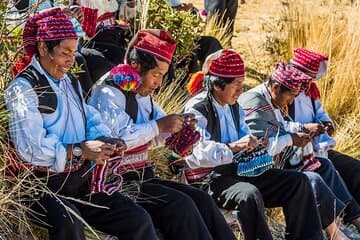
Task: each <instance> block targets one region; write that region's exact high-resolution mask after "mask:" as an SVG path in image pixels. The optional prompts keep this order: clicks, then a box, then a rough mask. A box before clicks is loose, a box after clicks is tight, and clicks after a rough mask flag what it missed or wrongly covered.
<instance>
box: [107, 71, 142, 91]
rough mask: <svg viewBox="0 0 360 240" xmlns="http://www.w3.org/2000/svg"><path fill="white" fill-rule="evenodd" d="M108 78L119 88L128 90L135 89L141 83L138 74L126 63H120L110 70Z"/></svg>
mask: <svg viewBox="0 0 360 240" xmlns="http://www.w3.org/2000/svg"><path fill="white" fill-rule="evenodd" d="M109 77H110V78H112V80H113V81H114V84H115V85H116V86H118V87H119V88H120V89H122V90H124V91H129V92H135V90H136V89H137V88H138V87H139V86H140V84H141V78H140V74H139V73H138V72H137V71H135V69H134V68H132V67H131V66H130V65H128V64H120V65H117V66H115V67H113V68H112V69H111V70H110V75H109Z"/></svg>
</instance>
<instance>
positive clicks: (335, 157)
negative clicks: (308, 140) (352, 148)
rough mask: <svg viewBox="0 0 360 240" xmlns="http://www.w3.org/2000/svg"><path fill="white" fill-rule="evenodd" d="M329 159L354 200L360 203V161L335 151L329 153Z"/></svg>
mask: <svg viewBox="0 0 360 240" xmlns="http://www.w3.org/2000/svg"><path fill="white" fill-rule="evenodd" d="M328 158H329V159H330V161H331V162H332V163H333V164H334V166H335V168H336V170H338V172H339V173H340V175H341V177H342V178H343V180H344V181H345V184H346V186H347V187H348V190H349V191H350V193H351V195H352V196H353V198H354V199H355V200H356V201H357V202H358V203H360V174H359V173H360V160H359V159H356V158H353V157H350V156H348V155H345V154H342V153H340V152H337V151H334V150H330V151H328Z"/></svg>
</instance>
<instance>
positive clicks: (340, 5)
mask: <svg viewBox="0 0 360 240" xmlns="http://www.w3.org/2000/svg"><path fill="white" fill-rule="evenodd" d="M286 13H287V15H286V16H287V18H288V20H289V21H288V41H289V42H288V43H289V46H290V49H292V48H293V47H306V48H309V49H312V50H315V51H318V52H322V53H324V54H326V55H328V56H329V64H330V67H329V70H328V73H327V75H326V76H325V77H323V79H321V80H319V81H318V84H319V86H320V89H321V93H322V102H323V104H324V107H325V109H326V110H327V111H328V112H329V114H330V115H331V117H332V119H333V120H334V121H335V122H336V125H337V133H336V140H337V142H338V144H337V147H336V148H337V149H338V150H340V151H343V152H346V153H348V154H351V155H353V156H356V157H360V149H359V146H360V131H359V125H360V94H359V91H360V84H359V83H360V59H359V57H358V56H360V41H359V40H360V28H359V25H360V19H359V17H358V16H360V5H359V4H353V5H350V4H349V2H340V1H335V0H331V1H328V2H324V1H320V0H315V1H311V2H309V1H298V0H297V1H295V0H294V1H289V8H288V11H287V12H286Z"/></svg>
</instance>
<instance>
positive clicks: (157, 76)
mask: <svg viewBox="0 0 360 240" xmlns="http://www.w3.org/2000/svg"><path fill="white" fill-rule="evenodd" d="M23 44H24V50H25V56H24V58H23V59H22V61H23V62H24V61H25V62H26V61H27V62H26V63H27V64H18V65H17V69H16V70H17V71H16V76H15V77H14V79H13V80H12V81H11V82H10V83H9V86H8V88H7V89H6V91H5V101H6V106H7V108H8V110H9V116H10V119H9V127H10V135H11V141H12V143H13V145H14V147H15V149H16V153H17V155H18V157H19V161H21V162H23V163H26V164H30V165H31V166H32V168H31V169H32V170H33V171H34V173H35V174H36V176H38V177H39V178H40V179H42V180H43V181H44V184H46V186H47V187H48V189H49V190H50V191H51V192H52V193H56V194H55V195H54V194H50V193H42V194H40V196H38V197H37V198H34V199H33V200H32V201H31V202H30V203H29V207H30V208H31V209H32V211H31V213H32V214H29V218H30V220H32V221H34V222H36V223H37V224H40V225H42V226H44V227H45V228H47V229H48V232H49V238H50V239H85V236H84V223H83V221H82V220H84V221H86V222H87V223H88V224H89V225H91V226H93V227H94V228H95V229H98V230H100V231H102V232H104V233H106V234H109V235H112V236H116V237H117V238H118V239H129V240H130V239H134V240H135V239H149V240H151V239H159V233H160V235H161V236H162V238H163V239H175V240H176V239H198V240H206V239H209V240H210V239H219V240H220V239H224V240H225V239H227V240H229V239H236V237H235V235H234V233H233V232H232V230H231V229H230V228H229V226H228V225H227V223H226V221H225V219H224V217H223V215H222V214H221V212H220V211H219V207H221V208H225V209H227V210H231V211H233V213H234V215H235V217H236V219H237V220H238V221H239V223H240V225H241V229H242V232H243V234H244V238H245V239H247V240H248V239H272V235H271V232H270V230H269V227H268V225H267V222H266V219H265V216H264V207H267V208H273V207H282V209H283V213H284V216H285V221H286V229H285V233H284V237H285V239H323V230H324V231H325V232H326V234H327V235H328V237H329V238H330V239H336V240H337V239H359V236H358V235H357V234H356V233H355V232H349V231H348V229H347V228H346V227H344V225H343V224H342V223H341V222H340V221H339V218H340V217H341V218H342V219H343V222H344V224H353V225H354V226H355V228H357V230H358V231H359V229H360V207H359V203H360V196H359V187H360V181H359V176H358V174H356V173H357V172H359V170H360V162H359V161H358V160H356V159H354V158H351V157H349V156H347V155H344V154H342V153H339V152H336V151H334V150H331V148H333V147H334V145H335V141H334V139H332V138H331V136H330V135H331V134H332V132H333V131H334V124H333V122H332V120H331V119H330V118H329V116H328V115H327V113H326V112H325V111H324V109H323V108H322V106H321V102H320V95H319V91H318V89H317V87H316V84H315V83H314V81H315V80H316V79H318V78H320V77H321V76H323V75H324V74H325V72H326V67H327V57H326V56H323V55H321V54H319V53H315V52H312V51H309V50H306V49H295V50H294V56H293V58H292V59H291V60H290V61H289V63H284V62H279V63H278V64H277V65H276V68H275V70H274V71H273V73H272V74H271V76H270V77H269V80H268V81H266V82H265V83H263V84H261V85H259V86H257V87H255V88H253V89H251V90H249V91H247V92H245V93H242V89H243V88H242V83H243V81H244V79H245V64H244V61H243V59H242V58H241V56H240V55H239V54H238V53H237V52H236V51H235V50H232V49H220V50H217V51H215V52H214V53H212V54H210V55H208V56H207V58H206V59H205V61H204V63H203V66H202V71H201V72H199V73H197V74H194V75H193V76H192V78H191V79H190V82H189V85H188V89H189V92H190V94H191V95H192V98H191V99H190V100H189V101H188V102H187V103H186V105H185V108H184V111H183V113H175V114H166V113H165V112H164V111H163V110H162V109H161V107H160V106H159V105H158V104H157V103H156V102H155V101H154V100H153V98H152V94H153V93H154V91H155V90H157V89H158V88H159V87H160V86H161V84H162V82H163V78H164V76H165V75H166V74H167V73H168V71H169V65H170V63H171V61H172V57H173V55H174V52H175V49H176V41H175V40H174V39H173V38H172V37H171V36H170V34H169V33H167V32H166V31H164V30H158V29H143V30H140V31H139V32H138V33H137V34H135V36H134V37H133V38H132V39H131V41H130V42H129V45H128V46H127V49H126V51H125V56H124V61H123V62H122V63H120V64H117V65H115V66H112V68H111V69H110V70H109V71H107V72H106V73H105V74H104V75H103V76H102V77H101V78H100V79H99V80H98V81H96V83H95V85H94V86H93V87H92V91H91V94H90V95H89V98H88V100H87V101H85V99H84V97H83V91H82V87H83V86H82V84H81V82H80V81H79V80H78V79H77V78H76V77H75V76H74V75H72V74H71V73H70V72H69V70H70V68H71V67H72V65H73V64H74V62H75V55H76V53H77V51H78V34H77V32H76V31H75V28H74V25H73V22H72V21H71V20H70V19H69V18H68V15H67V14H66V13H65V12H64V11H63V10H62V9H61V8H57V7H55V8H50V9H47V10H44V11H41V12H38V13H35V14H33V15H31V16H30V17H29V18H28V20H27V22H26V24H25V26H24V33H23ZM113 54H114V52H113ZM174 91H176V89H174ZM174 137H176V139H177V140H179V142H178V143H177V147H176V148H175V150H174V151H176V152H177V153H178V154H180V155H181V156H182V157H183V160H184V162H185V167H184V175H185V179H186V181H184V183H179V182H175V181H169V180H165V179H162V178H159V177H157V176H156V175H155V173H154V168H153V165H152V163H151V162H150V161H149V158H148V150H149V149H150V148H153V147H156V146H161V145H164V144H166V145H169V139H172V138H174ZM194 139H196V140H197V141H192V140H194ZM180 143H181V144H180ZM189 143H190V144H189ZM187 144H188V145H190V147H191V151H180V150H179V149H183V147H184V145H187ZM179 145H181V146H179ZM108 175H113V176H110V177H111V178H112V179H116V181H107V180H108V179H107V177H109V176H108ZM121 188H123V189H131V190H134V192H135V196H134V199H130V198H128V197H126V196H125V195H124V194H123V193H122V191H121V190H120V189H121ZM78 200H81V201H78ZM84 202H85V203H86V202H88V203H90V204H85V203H84ZM99 206H102V207H99ZM69 209H71V211H69ZM75 213H76V214H75ZM79 216H80V217H81V218H82V219H79Z"/></svg>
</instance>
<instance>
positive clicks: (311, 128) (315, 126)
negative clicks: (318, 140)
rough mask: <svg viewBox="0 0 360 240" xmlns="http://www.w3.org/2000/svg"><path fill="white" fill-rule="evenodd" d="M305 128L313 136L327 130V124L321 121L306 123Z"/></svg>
mask: <svg viewBox="0 0 360 240" xmlns="http://www.w3.org/2000/svg"><path fill="white" fill-rule="evenodd" d="M304 128H305V130H306V133H308V134H310V135H311V136H312V137H315V136H319V135H320V134H322V133H324V132H325V131H326V129H325V126H324V125H323V124H320V123H305V124H304Z"/></svg>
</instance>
